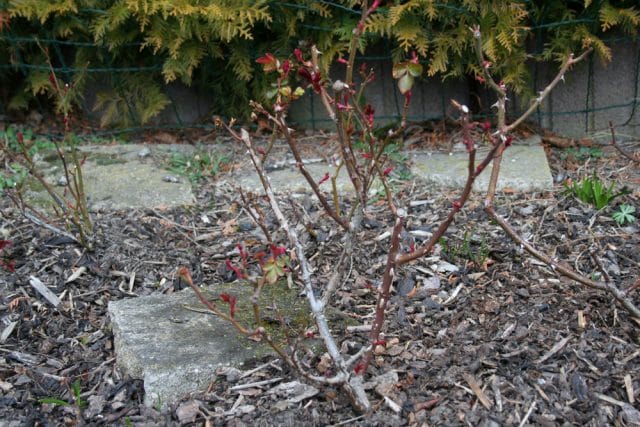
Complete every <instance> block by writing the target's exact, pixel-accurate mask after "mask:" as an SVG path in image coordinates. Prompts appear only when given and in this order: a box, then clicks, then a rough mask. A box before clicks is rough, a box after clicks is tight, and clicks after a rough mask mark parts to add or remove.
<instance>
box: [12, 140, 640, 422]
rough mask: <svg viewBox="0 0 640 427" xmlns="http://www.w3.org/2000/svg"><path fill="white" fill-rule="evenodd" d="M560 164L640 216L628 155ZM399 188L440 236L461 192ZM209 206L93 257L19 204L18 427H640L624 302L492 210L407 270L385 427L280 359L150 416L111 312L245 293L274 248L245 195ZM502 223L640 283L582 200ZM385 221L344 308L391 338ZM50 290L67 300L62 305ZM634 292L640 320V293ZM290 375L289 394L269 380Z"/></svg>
mask: <svg viewBox="0 0 640 427" xmlns="http://www.w3.org/2000/svg"><path fill="white" fill-rule="evenodd" d="M549 153H550V159H551V162H552V167H553V171H554V175H555V176H556V177H559V180H564V179H567V178H574V179H576V178H578V177H579V176H585V175H590V174H591V173H592V172H593V171H596V172H597V173H598V175H599V176H600V177H601V178H603V179H605V180H608V181H615V182H623V183H625V184H628V185H629V186H630V188H631V189H632V192H631V193H630V194H628V195H626V196H624V197H623V198H622V199H621V200H620V201H616V204H618V203H621V202H625V203H628V204H631V205H634V206H635V207H636V209H638V210H640V192H639V191H640V190H639V188H640V180H639V179H638V178H639V172H638V167H637V166H634V165H632V164H630V162H629V161H626V160H625V159H621V158H620V157H619V156H616V155H615V153H613V152H610V151H608V150H605V155H604V156H602V157H599V158H591V159H589V160H588V161H585V160H584V159H580V160H576V159H572V158H570V157H568V156H567V155H566V151H565V150H558V149H556V148H553V149H550V150H549ZM395 188H396V189H397V190H398V197H399V199H400V200H402V202H401V203H400V204H401V205H403V206H405V207H407V208H408V210H409V221H408V231H409V233H407V235H406V236H405V238H406V242H404V243H405V244H406V245H410V244H411V242H412V241H417V243H418V244H419V243H420V240H421V239H424V238H426V237H425V236H428V235H429V233H430V232H431V231H432V230H433V228H434V227H436V226H437V224H438V223H439V221H440V220H442V219H443V218H444V217H445V216H446V214H447V211H446V209H444V208H443V206H449V205H450V202H446V199H449V200H452V198H453V197H454V195H455V194H456V192H455V191H452V190H444V189H433V188H431V189H429V187H428V186H425V185H421V184H413V183H408V182H402V181H398V182H396V183H395ZM198 193H199V195H198V205H197V207H194V208H188V209H173V210H165V211H158V210H131V211H119V212H99V213H97V214H96V215H95V224H96V227H97V240H96V241H97V248H96V250H95V252H94V253H91V254H89V253H85V252H83V251H82V250H81V249H80V248H78V247H76V246H74V245H72V244H68V243H67V242H65V241H63V240H61V239H59V238H56V237H55V236H52V235H51V234H50V233H49V232H47V231H45V230H43V229H39V228H35V227H34V226H32V225H31V224H30V223H28V222H26V221H25V220H23V219H22V218H21V217H20V216H19V215H18V214H17V212H16V211H15V210H14V209H12V208H11V207H10V206H9V205H8V203H6V201H2V202H1V203H2V204H1V205H0V208H1V211H0V212H1V217H0V228H2V232H3V233H5V236H4V237H3V238H5V239H9V240H11V241H12V244H11V245H10V246H8V247H7V248H5V249H4V255H5V256H6V257H8V258H9V259H11V260H13V261H14V262H15V271H14V272H8V271H3V272H0V320H1V322H0V420H3V421H1V422H0V425H2V426H7V427H8V426H23V425H29V426H59V425H82V424H86V425H123V426H124V425H136V426H156V425H157V426H165V425H229V426H244V425H246V426H261V425H264V426H266V425H296V426H298V425H347V424H348V425H363V426H364V425H474V426H476V425H480V426H501V425H504V426H511V425H515V426H523V425H543V426H544V425H548V426H554V425H581V426H582V425H590V426H596V425H597V426H599V425H619V426H632V425H640V402H639V401H640V333H639V331H640V327H639V325H638V324H637V323H635V322H634V321H633V320H632V319H630V318H629V316H628V315H627V313H626V312H625V311H624V309H622V308H621V307H620V306H619V305H618V304H616V303H615V302H614V301H613V300H612V298H611V297H609V296H608V295H605V294H603V293H600V292H596V291H593V290H589V289H586V288H584V287H582V286H580V285H578V284H576V283H574V282H572V281H570V280H568V279H565V278H563V277H559V276H558V275H556V274H555V272H554V271H553V270H551V269H549V268H547V267H546V266H544V265H540V263H538V262H537V261H535V260H533V259H532V258H531V257H529V256H527V255H526V254H525V253H523V252H522V251H521V249H520V248H519V247H517V246H516V245H514V244H513V243H512V242H511V241H510V240H509V238H508V237H507V236H506V235H505V234H504V233H503V232H502V231H501V230H500V229H499V228H498V226H497V225H495V224H492V223H491V222H490V221H489V220H488V219H487V217H486V216H485V215H484V213H483V211H482V202H483V199H482V195H481V194H478V195H475V196H474V197H473V198H472V199H471V200H470V202H469V204H468V205H467V207H465V209H464V210H463V211H462V212H461V213H460V215H459V216H458V218H457V219H456V221H455V223H454V225H453V227H452V228H451V229H450V231H449V232H448V233H447V234H446V237H445V239H444V241H443V242H442V245H440V247H439V251H437V252H436V253H434V254H433V255H432V256H431V257H429V258H425V259H422V260H419V261H417V262H414V263H412V264H409V265H406V266H403V267H402V269H401V271H400V272H399V273H398V280H397V282H396V284H395V286H394V287H395V289H394V294H393V299H392V301H391V308H390V310H389V313H388V317H387V324H386V326H385V341H386V344H385V346H380V347H379V348H377V349H376V355H375V359H374V363H373V364H372V365H371V366H370V369H369V371H368V372H367V375H366V379H368V380H374V379H377V380H378V381H377V383H372V384H371V387H370V389H369V391H368V393H369V397H370V398H371V400H372V402H373V404H374V406H375V411H374V412H373V414H371V415H370V416H367V417H363V416H359V415H358V414H356V413H354V412H353V410H352V408H351V406H350V405H349V403H348V402H347V401H345V400H344V398H343V396H342V395H341V394H340V392H339V390H333V389H327V388H324V389H320V390H319V392H318V393H317V394H315V395H314V396H313V397H310V398H304V399H302V400H300V401H298V400H297V399H295V397H296V396H295V392H294V395H293V396H292V395H291V393H288V392H286V387H293V386H294V385H297V383H294V381H301V380H300V378H297V377H296V376H295V374H294V373H293V372H291V371H290V370H289V369H288V368H287V367H285V366H283V365H282V364H281V363H280V362H279V361H278V360H277V359H271V358H267V359H263V360H255V361H251V362H249V363H247V365H246V366H243V367H241V369H240V370H237V369H235V370H234V369H229V368H227V369H220V370H219V371H218V372H217V375H216V376H215V377H213V378H212V379H211V385H210V387H209V390H208V391H207V392H203V393H200V394H198V395H194V396H191V397H189V398H185V399H184V400H183V401H182V402H180V403H179V404H177V405H175V406H173V407H172V408H170V409H168V410H165V411H158V410H156V409H154V408H147V407H145V406H144V405H143V404H142V401H143V393H144V391H143V386H142V383H141V381H140V380H134V379H131V378H126V377H123V376H121V375H120V374H119V373H118V372H117V371H116V369H115V356H114V348H113V341H112V339H113V337H112V332H111V329H110V322H109V318H108V316H107V314H106V307H107V303H108V302H109V301H111V300H117V299H122V298H133V297H135V296H139V295H146V294H151V293H158V292H163V293H170V292H175V291H178V290H179V288H180V282H179V281H178V280H176V277H175V272H176V268H177V267H178V266H187V267H188V268H189V269H190V270H191V272H192V274H193V276H194V279H195V280H196V281H199V282H202V283H215V282H216V281H220V280H225V277H223V276H224V271H223V270H224V269H221V268H220V267H221V265H222V264H223V262H224V259H225V258H226V257H227V256H228V255H227V254H228V253H230V252H232V251H233V249H234V247H235V245H236V244H237V243H238V242H244V244H245V245H246V246H247V247H248V248H249V249H251V248H255V247H258V246H259V245H260V242H259V230H258V229H256V228H254V227H253V226H252V225H251V223H250V222H249V221H248V218H247V216H246V215H245V214H244V213H243V211H242V210H241V209H239V208H238V206H237V203H236V202H237V194H236V193H235V191H234V190H233V189H232V188H230V187H227V186H215V185H213V184H211V183H208V184H203V185H202V186H201V187H200V188H199V190H198ZM290 205H292V206H295V205H299V206H304V207H305V210H306V211H307V215H308V216H309V218H308V219H310V220H311V222H310V223H311V224H312V226H313V227H314V229H315V230H316V232H317V233H316V237H315V238H314V237H312V236H310V235H305V242H306V244H307V247H308V254H309V256H310V258H311V259H312V260H313V264H314V267H315V269H316V272H317V284H318V286H321V285H322V282H323V280H325V279H326V278H328V277H329V275H330V274H331V272H332V265H333V264H334V263H335V262H336V258H337V256H338V255H339V254H340V236H339V235H337V234H335V227H333V226H332V224H331V223H330V222H328V221H327V220H326V218H325V217H324V216H323V215H322V214H321V211H320V210H318V209H317V207H316V206H315V204H314V203H313V202H312V201H311V199H308V200H307V199H305V198H302V199H297V201H296V202H295V203H291V204H290ZM496 209H497V211H498V213H499V214H500V215H502V216H504V217H507V218H508V219H509V221H510V222H511V223H512V224H513V225H514V226H515V227H516V228H517V230H518V231H519V232H520V233H521V234H522V235H524V236H526V237H527V239H528V240H529V241H530V242H533V243H534V244H535V245H537V247H538V248H541V249H544V250H545V251H546V252H547V253H551V254H553V255H554V256H555V257H557V258H559V259H562V260H565V261H566V262H567V263H568V264H570V265H571V266H573V267H574V268H575V269H577V270H578V271H580V272H582V273H583V274H586V275H588V276H590V277H594V278H597V279H600V278H602V277H603V275H604V274H606V275H608V276H609V277H610V278H611V279H612V280H613V281H614V282H615V283H616V284H617V285H618V286H619V287H620V288H622V289H627V288H632V287H633V285H634V283H637V281H638V278H639V277H640V251H639V248H640V232H639V226H638V224H637V223H636V224H631V225H628V226H623V227H621V226H618V225H617V224H616V223H615V221H614V220H613V219H612V217H611V214H612V212H613V209H605V210H604V211H601V212H596V211H595V210H594V209H593V208H591V207H590V206H587V205H584V204H582V203H580V202H578V201H576V200H575V199H574V198H572V197H570V196H566V195H563V193H562V186H561V185H560V184H558V186H557V191H553V192H548V193H534V194H501V195H500V196H499V198H498V199H497V206H496ZM370 213H371V215H370V217H369V218H368V219H367V224H366V226H365V228H364V231H363V233H362V235H361V236H358V237H359V239H361V241H362V242H363V244H362V245H361V246H360V250H359V251H357V252H356V253H353V256H352V258H351V263H350V271H351V274H350V275H349V278H348V279H347V280H346V281H345V283H344V284H343V285H342V287H341V288H340V290H339V291H338V292H337V294H336V297H335V301H336V305H337V306H338V308H339V309H340V310H342V311H343V312H344V313H348V315H349V316H350V317H351V318H353V319H354V320H356V321H357V322H360V323H369V322H370V321H371V316H372V307H373V306H374V304H375V286H376V284H377V283H378V280H379V278H380V276H381V272H382V270H383V268H384V260H385V251H386V248H387V245H388V239H386V240H385V239H378V237H379V236H381V235H382V234H383V233H384V232H385V231H387V230H388V229H389V226H390V224H391V218H390V217H389V215H388V214H387V213H386V212H385V210H384V208H383V207H382V206H378V205H375V204H374V205H373V206H372V208H371V211H370ZM300 217H302V216H300ZM300 229H301V230H303V229H304V228H303V227H302V226H301V227H300ZM412 232H413V233H412ZM591 254H593V255H591ZM594 259H597V262H595V261H594ZM78 272H79V273H78ZM33 278H35V279H38V280H40V281H41V282H42V283H43V284H45V285H46V286H47V287H48V288H49V289H50V290H51V291H52V292H53V293H54V294H55V296H57V297H58V298H59V300H60V304H59V306H58V308H54V307H53V306H52V305H51V302H50V301H48V300H47V299H46V298H45V297H43V295H42V294H41V293H39V292H38V291H37V290H36V289H35V288H34V287H33V286H32V285H31V284H30V280H32V279H33ZM630 295H631V297H632V298H633V300H634V302H635V303H636V304H640V289H637V288H636V289H631V290H630ZM335 333H336V335H337V336H338V337H339V344H340V345H341V346H342V348H343V349H345V350H346V351H357V349H358V348H359V346H360V345H362V344H364V343H366V339H367V334H366V333H363V332H358V331H357V328H355V329H353V330H349V331H348V330H337V331H335ZM305 357H306V358H305V363H307V364H308V365H309V366H310V367H311V368H315V369H318V370H322V369H327V367H326V360H324V358H323V357H322V355H321V354H316V355H306V356H305ZM242 372H249V374H248V375H244V376H243V375H241V373H242ZM383 374H384V375H383ZM276 377H277V378H282V380H280V381H277V382H269V381H267V382H264V380H267V379H270V378H276ZM381 378H382V379H381ZM289 383H291V384H289ZM254 384H257V385H254ZM261 384H262V385H261ZM282 384H287V385H286V386H285V387H282ZM238 386H242V387H238ZM278 386H281V387H280V388H278V389H277V388H276V387H278ZM297 389H299V390H305V388H304V387H302V388H300V387H298V388H297ZM74 402H75V404H74ZM77 403H81V404H80V405H78V404H77Z"/></svg>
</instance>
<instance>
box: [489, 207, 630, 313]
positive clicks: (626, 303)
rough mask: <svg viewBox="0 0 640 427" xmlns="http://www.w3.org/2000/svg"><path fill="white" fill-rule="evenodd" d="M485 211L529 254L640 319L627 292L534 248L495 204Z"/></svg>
mask: <svg viewBox="0 0 640 427" xmlns="http://www.w3.org/2000/svg"><path fill="white" fill-rule="evenodd" d="M484 211H485V212H486V213H487V215H489V216H490V217H491V218H492V219H494V220H495V221H496V222H497V223H498V224H499V225H500V227H502V229H503V230H504V231H505V232H506V233H507V234H508V235H509V237H511V239H512V240H513V241H514V242H516V243H517V244H519V245H520V247H521V248H523V249H524V250H525V251H527V252H528V253H529V254H531V255H532V256H534V257H535V258H537V259H538V260H540V261H542V262H544V263H545V264H547V265H548V266H550V267H551V269H552V270H554V271H557V272H558V273H560V274H562V275H563V276H566V277H568V278H570V279H572V280H575V281H576V282H578V283H581V284H583V285H585V286H587V287H589V288H592V289H599V290H603V291H606V292H608V293H610V294H611V295H612V296H613V297H614V298H615V299H616V300H617V301H618V302H620V304H622V306H623V307H624V308H626V309H627V310H628V311H629V313H630V314H631V315H632V316H633V317H635V318H636V319H638V320H640V309H638V307H636V306H635V304H634V303H633V302H632V301H631V300H630V299H629V298H628V296H627V293H626V292H624V291H622V290H620V289H618V288H617V287H615V286H614V285H613V284H611V283H605V282H596V281H594V280H591V279H589V278H587V277H585V276H583V275H581V274H579V273H577V272H575V271H574V270H573V269H571V268H570V267H568V266H566V265H565V264H563V263H560V262H558V261H557V260H555V259H553V258H551V257H550V256H548V255H546V254H544V253H542V252H540V251H538V250H537V249H536V248H534V247H533V246H532V245H531V244H530V243H529V242H527V241H526V240H524V239H523V238H522V237H521V236H520V235H519V234H518V233H516V231H515V230H514V229H513V228H512V227H511V225H509V223H508V222H507V221H506V220H505V219H504V218H502V217H501V216H499V215H498V214H497V213H496V211H495V210H494V209H493V206H485V208H484Z"/></svg>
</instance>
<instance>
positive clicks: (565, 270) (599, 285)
mask: <svg viewBox="0 0 640 427" xmlns="http://www.w3.org/2000/svg"><path fill="white" fill-rule="evenodd" d="M473 34H474V37H475V39H476V44H475V48H476V55H477V57H478V61H479V63H480V65H481V67H482V70H483V75H484V78H485V80H486V81H487V83H488V84H489V86H490V87H491V88H492V89H493V90H494V91H495V92H496V93H497V95H498V103H497V107H498V130H497V132H496V133H495V134H494V135H495V136H498V137H499V141H500V142H499V144H498V145H497V146H498V147H501V148H500V149H499V150H498V152H496V153H495V155H494V158H493V170H492V173H491V179H490V181H489V186H488V191H487V196H486V198H485V206H484V210H485V212H486V213H487V215H489V216H490V217H491V218H493V219H494V220H495V221H496V222H497V223H498V224H499V225H500V227H502V229H503V230H504V231H505V232H506V233H507V235H509V237H511V239H512V240H513V241H515V242H516V243H518V244H520V246H521V247H522V248H523V249H525V250H526V251H527V252H528V253H529V254H531V255H532V256H534V257H535V258H537V259H538V260H540V261H542V262H544V263H545V264H547V265H549V266H550V267H551V268H552V269H553V270H554V271H557V272H558V273H560V274H562V275H564V276H566V277H569V278H570V279H572V280H575V281H576V282H578V283H581V284H583V285H585V286H587V287H590V288H593V289H599V290H604V291H606V292H608V293H610V294H611V295H612V296H613V297H614V298H615V299H616V300H617V301H618V302H620V304H622V306H624V307H625V308H626V309H627V310H628V311H629V313H630V314H631V315H632V316H633V317H635V318H636V319H637V320H638V321H640V310H639V309H638V307H636V306H635V305H634V304H633V302H632V301H631V300H630V299H629V298H628V297H627V294H626V292H624V291H621V290H620V289H618V288H617V287H615V286H614V285H613V284H612V283H606V282H596V281H594V280H591V279H589V278H587V277H585V276H583V275H581V274H579V273H577V272H576V271H574V270H573V269H571V268H570V267H568V266H566V265H565V264H561V263H559V262H558V261H556V260H555V259H553V258H551V257H549V256H548V255H546V254H544V253H542V252H540V251H538V250H537V249H535V248H534V247H533V246H532V245H531V244H529V243H528V242H527V241H526V240H524V239H523V238H522V237H521V236H520V235H518V233H516V232H515V230H514V229H513V228H512V227H511V225H510V224H509V223H508V222H507V221H506V220H505V219H504V218H502V217H500V216H499V215H498V214H497V213H496V212H495V210H494V208H493V200H494V197H495V189H496V185H497V180H498V175H499V172H500V161H501V155H502V151H503V150H504V142H503V141H504V138H505V137H506V135H507V134H508V133H509V132H511V131H512V130H514V129H515V128H516V127H517V126H518V125H520V124H521V123H522V122H523V121H524V120H526V119H527V117H528V116H529V115H531V114H532V113H533V112H534V111H535V109H536V108H538V107H539V106H540V104H541V103H542V101H543V100H544V99H545V98H546V97H547V96H548V95H549V93H550V92H551V90H552V89H553V88H554V87H555V86H556V85H557V84H558V83H559V82H560V81H561V80H564V75H565V73H566V72H567V71H568V70H569V68H570V67H571V66H572V65H574V64H576V63H577V62H580V61H582V60H583V59H584V58H586V57H587V55H589V54H590V53H591V51H592V50H593V49H591V48H590V49H587V50H586V51H584V52H583V53H582V54H581V55H580V56H578V57H577V58H576V57H574V55H573V54H570V55H569V56H568V57H567V58H566V59H565V61H564V63H563V65H562V66H561V67H560V70H559V71H558V74H557V75H556V76H555V78H554V79H553V80H552V81H551V83H549V84H548V85H547V87H545V88H544V90H542V91H541V92H540V93H539V95H538V97H537V98H536V99H535V101H534V102H533V103H532V104H531V105H530V106H529V108H528V109H527V110H526V111H525V112H524V113H523V114H522V115H521V116H520V117H519V118H518V119H516V120H515V121H514V122H512V123H511V124H510V125H508V126H507V125H506V124H505V115H506V105H505V101H506V92H505V90H504V88H502V87H500V85H498V84H497V83H496V82H495V80H494V79H493V77H492V76H491V75H490V73H489V70H488V67H486V66H485V62H484V58H483V55H482V39H481V34H480V30H479V28H474V29H473ZM612 134H613V129H612ZM613 135H615V134H613ZM614 139H615V136H614Z"/></svg>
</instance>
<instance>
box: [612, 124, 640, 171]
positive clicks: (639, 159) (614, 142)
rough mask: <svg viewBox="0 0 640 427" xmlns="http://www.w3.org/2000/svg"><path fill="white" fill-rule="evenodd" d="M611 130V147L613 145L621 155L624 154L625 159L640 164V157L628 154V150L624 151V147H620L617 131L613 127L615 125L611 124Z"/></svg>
mask: <svg viewBox="0 0 640 427" xmlns="http://www.w3.org/2000/svg"><path fill="white" fill-rule="evenodd" d="M609 129H610V130H611V145H613V147H614V148H615V149H616V150H618V152H619V153H620V154H622V155H623V156H624V157H626V158H627V159H629V160H631V161H632V162H634V163H640V156H638V155H637V154H636V155H632V154H630V153H628V152H627V151H626V150H623V149H622V147H620V145H619V144H618V142H617V141H616V130H615V128H614V127H613V123H612V122H609Z"/></svg>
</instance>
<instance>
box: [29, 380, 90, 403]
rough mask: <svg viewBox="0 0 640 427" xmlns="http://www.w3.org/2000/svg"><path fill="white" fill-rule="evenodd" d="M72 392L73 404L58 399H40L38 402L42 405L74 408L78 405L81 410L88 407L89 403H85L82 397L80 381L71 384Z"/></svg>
mask: <svg viewBox="0 0 640 427" xmlns="http://www.w3.org/2000/svg"><path fill="white" fill-rule="evenodd" d="M70 391H71V393H72V395H73V402H67V401H66V400H64V399H60V398H57V397H44V398H42V399H38V402H40V403H50V404H52V405H56V406H72V405H76V406H77V407H78V408H79V409H82V408H84V407H85V406H87V402H85V401H84V400H82V397H80V394H81V391H82V390H81V387H80V380H76V381H75V382H74V383H73V384H71V387H70Z"/></svg>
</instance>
